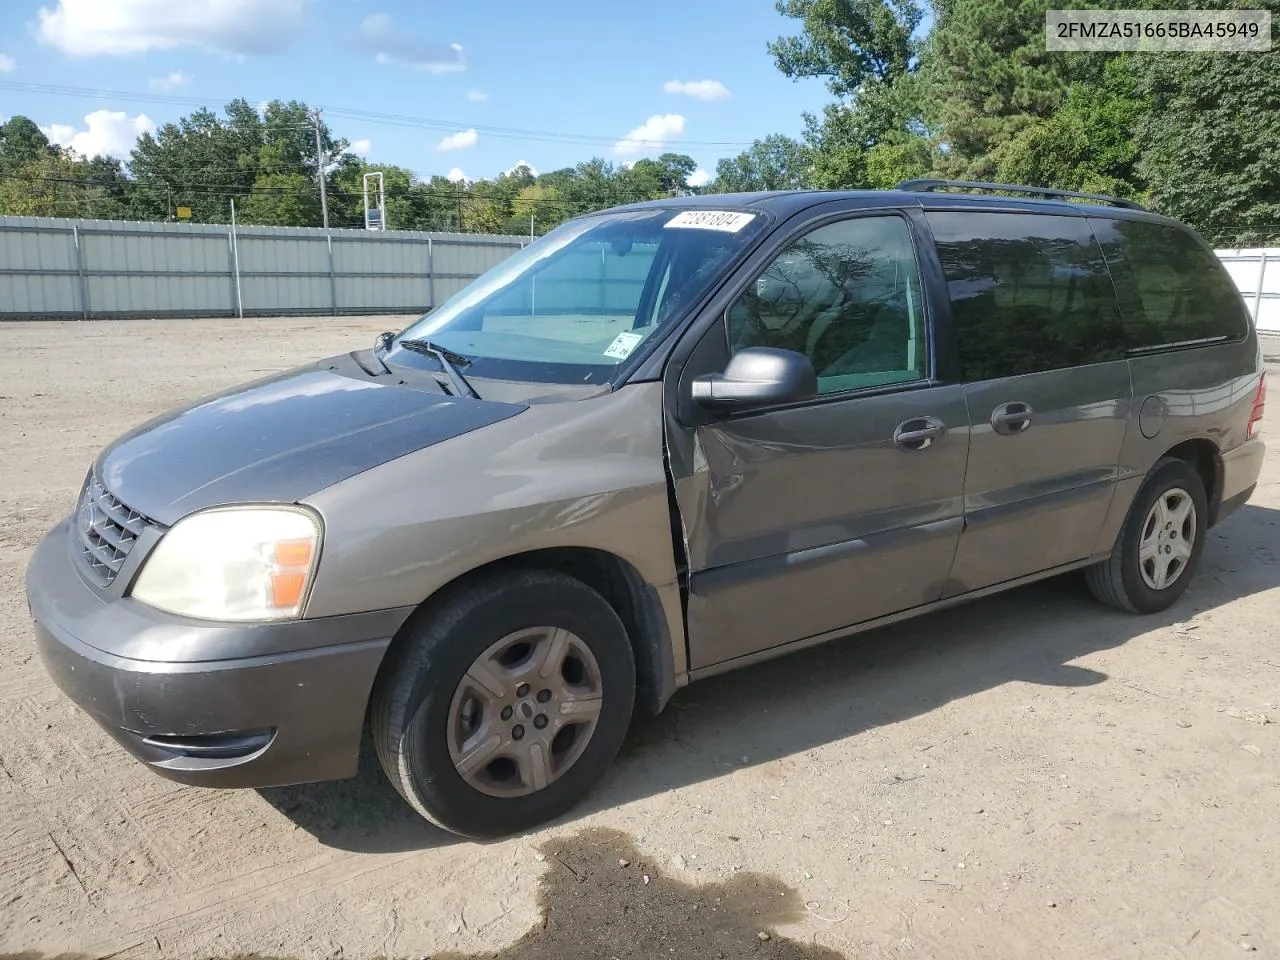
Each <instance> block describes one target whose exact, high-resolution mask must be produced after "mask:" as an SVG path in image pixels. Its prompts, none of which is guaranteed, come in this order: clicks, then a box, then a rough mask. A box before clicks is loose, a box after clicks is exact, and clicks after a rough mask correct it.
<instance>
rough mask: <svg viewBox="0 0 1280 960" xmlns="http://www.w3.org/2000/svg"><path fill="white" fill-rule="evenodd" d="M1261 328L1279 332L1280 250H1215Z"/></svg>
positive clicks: (1270, 331)
mask: <svg viewBox="0 0 1280 960" xmlns="http://www.w3.org/2000/svg"><path fill="white" fill-rule="evenodd" d="M1214 252H1215V253H1217V255H1218V259H1219V260H1221V261H1222V265H1223V266H1224V267H1226V268H1227V273H1229V274H1231V279H1232V280H1234V281H1235V284H1236V286H1237V287H1239V288H1240V293H1241V294H1243V296H1244V301H1245V303H1247V304H1248V305H1249V313H1251V314H1252V315H1253V319H1254V321H1255V322H1256V323H1257V325H1258V329H1259V330H1262V331H1266V332H1269V333H1280V247H1255V248H1252V249H1242V250H1216V251H1214Z"/></svg>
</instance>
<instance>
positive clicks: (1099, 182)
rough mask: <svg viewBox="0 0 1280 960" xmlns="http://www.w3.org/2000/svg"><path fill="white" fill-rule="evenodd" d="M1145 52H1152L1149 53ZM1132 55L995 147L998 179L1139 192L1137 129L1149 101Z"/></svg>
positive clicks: (1098, 190) (1131, 194) (1069, 93)
mask: <svg viewBox="0 0 1280 960" xmlns="http://www.w3.org/2000/svg"><path fill="white" fill-rule="evenodd" d="M1142 56H1146V55H1145V54H1144V55H1142ZM1131 62H1132V58H1119V57H1118V58H1114V59H1112V60H1110V61H1109V62H1108V63H1107V64H1106V67H1105V68H1104V71H1103V75H1102V77H1101V78H1100V80H1099V82H1097V83H1093V84H1090V83H1076V84H1073V85H1072V86H1071V87H1070V88H1069V90H1068V91H1067V95H1066V99H1065V100H1064V102H1063V104H1062V106H1061V107H1060V108H1059V109H1058V110H1057V111H1055V112H1054V113H1053V114H1051V115H1050V116H1048V117H1046V118H1044V119H1038V120H1035V121H1033V122H1032V123H1030V124H1028V125H1027V126H1025V127H1023V128H1022V129H1021V130H1020V131H1018V132H1017V133H1016V134H1014V135H1013V136H1012V137H1011V138H1009V139H1008V140H1006V141H1004V142H1003V143H1000V144H997V145H996V146H995V147H994V148H993V150H992V152H991V160H992V162H993V163H994V165H995V168H996V178H997V179H998V180H1000V181H1001V182H1002V183H1027V184H1034V185H1036V186H1044V187H1059V188H1061V189H1064V190H1083V191H1086V192H1089V193H1106V194H1112V195H1115V196H1121V197H1134V196H1139V195H1140V194H1141V193H1142V190H1143V180H1142V178H1141V177H1140V176H1139V174H1138V171H1137V162H1138V154H1139V151H1138V144H1137V141H1136V140H1135V138H1134V137H1135V130H1136V126H1137V123H1138V121H1139V119H1140V118H1141V117H1142V116H1143V115H1144V113H1146V111H1147V109H1148V107H1147V104H1146V103H1145V102H1144V101H1143V100H1142V99H1141V98H1139V97H1138V96H1137V95H1136V94H1135V92H1134V78H1133V75H1132V71H1131V70H1130V63H1131Z"/></svg>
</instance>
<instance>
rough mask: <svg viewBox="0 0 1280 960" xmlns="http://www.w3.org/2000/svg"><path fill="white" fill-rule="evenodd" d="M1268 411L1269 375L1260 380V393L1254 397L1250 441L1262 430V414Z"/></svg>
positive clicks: (1264, 375) (1250, 422) (1250, 421)
mask: <svg viewBox="0 0 1280 960" xmlns="http://www.w3.org/2000/svg"><path fill="white" fill-rule="evenodd" d="M1266 409H1267V375H1266V373H1265V372H1264V373H1263V374H1262V376H1261V377H1259V378H1258V392H1257V393H1255V394H1254V395H1253V412H1252V413H1250V414H1249V439H1250V440H1252V439H1253V438H1254V437H1256V436H1257V435H1258V434H1259V432H1261V430H1262V414H1263V412H1264V411H1265V410H1266Z"/></svg>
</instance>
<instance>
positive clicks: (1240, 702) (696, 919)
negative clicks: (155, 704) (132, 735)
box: [0, 318, 1280, 960]
mask: <svg viewBox="0 0 1280 960" xmlns="http://www.w3.org/2000/svg"><path fill="white" fill-rule="evenodd" d="M398 325H399V324H398V323H397V322H396V321H394V320H388V319H387V318H362V319H355V320H348V319H343V320H333V319H311V320H281V321H274V322H270V321H228V320H217V321H187V322H159V321H156V322H129V323H125V322H101V323H83V324H81V323H74V322H71V323H62V324H54V323H17V324H7V325H0V954H23V953H27V954H29V955H31V956H42V955H55V954H59V953H62V952H68V953H78V954H85V955H91V956H98V957H105V956H111V957H121V958H131V957H160V956H163V957H226V956H232V955H235V954H238V953H255V954H260V955H265V956H292V957H299V958H319V957H347V958H371V957H375V956H387V957H411V956H412V957H420V956H433V955H435V956H446V955H447V956H452V957H457V956H493V955H498V956H502V957H505V958H513V960H514V958H535V957H537V958H542V957H547V958H550V957H558V958H562V960H572V958H579V957H582V958H586V957H592V958H604V960H608V958H610V957H616V958H619V960H621V958H632V957H699V958H701V957H730V958H737V957H836V956H844V957H856V958H884V957H931V958H933V957H936V958H948V960H955V958H965V957H984V958H989V957H999V958H1011V957H1028V958H1032V957H1034V958H1045V957H1064V958H1065V957H1071V958H1080V957H1091V958H1092V957H1096V958H1104V957H1105V958H1139V957H1150V958H1161V960H1168V958H1201V957H1203V958H1210V957H1214V958H1216V957H1230V956H1238V955H1241V954H1242V953H1244V952H1246V951H1256V952H1255V955H1256V956H1263V957H1280V911H1278V910H1277V909H1276V908H1277V905H1280V866H1278V865H1280V856H1278V854H1280V815H1277V811H1278V810H1280V722H1273V721H1280V649H1278V647H1280V625H1278V621H1280V589H1277V587H1280V563H1277V559H1278V558H1277V552H1280V461H1278V460H1277V456H1280V455H1277V454H1275V453H1273V454H1271V455H1270V457H1269V458H1268V461H1267V465H1266V470H1265V473H1264V475H1263V482H1262V485H1261V486H1260V488H1259V490H1258V492H1257V494H1256V496H1255V499H1254V502H1253V503H1252V504H1251V505H1249V506H1248V507H1246V508H1245V509H1243V510H1241V511H1240V512H1239V513H1238V514H1237V515H1235V516H1234V517H1232V518H1231V519H1230V520H1228V521H1226V522H1225V523H1223V524H1222V525H1221V526H1220V527H1218V528H1216V529H1215V530H1214V531H1212V532H1211V534H1210V536H1209V539H1208V546H1207V551H1206V556H1205V562H1204V565H1203V567H1202V568H1201V570H1200V574H1199V577H1198V579H1197V580H1196V581H1195V583H1194V584H1193V586H1192V588H1191V590H1190V592H1189V593H1188V595H1187V596H1186V597H1185V599H1184V600H1183V602H1182V603H1181V604H1179V605H1178V606H1177V607H1176V608H1175V609H1174V610H1173V611H1170V612H1169V613H1168V614H1166V615H1162V616H1155V617H1148V618H1136V617H1131V616H1125V615H1122V614H1119V613H1115V612H1112V611H1110V610H1108V609H1105V608H1103V607H1100V606H1098V605H1096V604H1095V603H1093V602H1092V601H1091V600H1090V599H1089V598H1088V596H1087V595H1086V593H1085V592H1084V589H1083V585H1082V584H1081V583H1080V582H1079V578H1078V577H1066V578H1062V579H1060V580H1057V581H1052V582H1049V583H1045V584H1041V585H1038V586H1034V587H1030V588H1026V589H1022V590H1019V591H1017V592H1015V593H1013V594H1009V595H1006V596H1003V597H998V598H994V599H990V600H986V601H981V602H978V603H975V604H971V605H969V606H967V607H963V608H960V609H957V610H953V611H951V612H947V613H943V614H939V615H936V616H931V617H927V618H924V619H920V620H916V621H914V622H911V623H906V624H902V625H900V626H897V627H894V628H891V629H887V630H883V631H880V632H878V633H873V634H868V635H864V636H862V637H859V638H855V639H852V640H849V641H846V642H843V643H837V644H833V645H828V646H827V647H824V648H821V649H816V650H812V651H808V652H805V653H802V654H798V655H795V656H792V657H790V658H787V659H784V660H780V661H776V662H773V663H770V664H765V665H762V666H758V667H755V668H751V669H748V670H745V671H742V672H740V673H737V674H733V675H729V676H725V677H721V678H717V679H715V680H710V681H707V682H705V683H702V684H697V685H694V686H692V687H690V688H688V689H686V690H683V691H681V693H680V694H679V695H678V696H677V697H676V699H675V701H674V702H673V703H672V705H671V707H670V709H669V710H668V712H667V713H666V714H665V715H664V716H663V717H661V718H658V719H656V720H642V721H639V722H638V723H637V725H636V726H635V728H634V729H633V732H632V734H631V736H630V740H629V743H628V745H627V747H626V749H625V751H624V754H623V756H622V757H621V758H620V760H619V762H618V764H617V765H616V767H615V768H614V770H613V772H612V774H611V775H610V776H609V778H608V779H607V781H606V782H605V784H604V785H603V787H602V788H601V789H600V790H599V791H597V793H596V794H595V795H594V796H593V797H592V798H591V799H590V800H589V801H588V802H587V803H586V805H585V806H584V807H582V808H581V809H579V810H578V811H576V812H575V814H574V815H573V816H571V817H569V818H567V819H566V820H565V821H563V822H561V823H558V824H555V825H553V826H552V827H550V828H549V829H546V830H543V831H539V832H536V833H534V834H531V835H528V836H523V837H519V838H515V839H510V840H506V841H503V842H498V843H491V844H485V845H477V844H471V843H462V842H457V841H455V840H453V839H452V838H450V837H448V836H445V835H443V834H441V833H439V832H436V831H435V830H433V829H432V828H430V827H429V826H427V825H425V824H424V823H421V822H419V821H417V820H416V819H415V818H414V816H413V815H412V814H410V813H409V812H408V810H407V808H406V807H405V806H404V805H403V804H402V803H401V802H400V800H399V798H398V797H397V796H396V795H395V794H394V793H393V791H392V790H391V789H390V788H389V787H388V786H386V785H385V784H384V782H383V781H382V780H381V777H380V774H379V772H378V770H377V766H376V762H374V761H372V759H371V758H367V759H366V762H365V764H364V768H363V771H362V774H361V776H360V777H358V778H357V779H355V780H352V781H347V782H342V783H334V784H327V785H318V786H311V787H298V788H289V789H283V790H269V791H262V792H254V791H241V792H221V791H206V790H197V789H190V788H184V787H180V786H177V785H175V784H171V783H169V782H167V781H165V780H162V779H160V778H158V777H155V776H153V775H152V774H150V773H148V772H147V771H146V770H145V769H143V767H142V766H141V765H139V764H137V763H135V762H134V761H132V760H131V759H129V758H128V757H127V756H126V755H125V754H124V752H123V751H122V750H121V749H119V748H118V747H117V746H116V745H115V744H114V742H113V741H111V740H110V738H109V737H108V736H107V735H106V734H105V733H103V732H102V731H100V730H99V729H97V727H96V726H95V725H94V724H93V723H92V722H91V721H90V720H89V719H88V718H87V717H86V716H84V715H83V714H81V713H80V712H78V711H77V710H76V709H75V708H74V707H73V706H72V705H71V704H70V702H68V701H67V700H66V699H65V698H63V697H62V695H61V694H59V692H58V691H57V690H56V689H55V688H54V687H53V685H52V684H51V683H50V682H49V681H48V680H47V679H46V677H45V674H44V672H43V670H42V667H41V664H40V661H39V658H38V656H37V655H36V653H35V650H34V648H33V642H32V635H31V631H30V628H29V624H28V619H27V609H26V602H25V599H24V591H23V577H24V571H25V567H26V562H27V559H28V557H29V555H30V553H31V550H32V548H33V547H34V546H35V544H36V542H37V540H38V539H39V538H40V537H41V536H42V534H43V533H44V531H45V530H46V529H47V528H48V527H49V526H50V525H51V524H52V523H54V522H55V520H56V519H57V518H59V517H60V516H61V515H63V514H65V513H67V512H69V511H70V509H71V507H72V505H73V501H74V499H75V495H76V492H77V488H78V485H79V483H80V481H81V479H82V477H83V476H84V472H85V469H86V468H87V466H88V464H89V463H90V461H91V458H92V456H93V455H94V453H95V452H96V451H97V449H98V448H99V447H100V446H101V445H103V444H104V443H106V442H108V441H110V440H111V439H112V438H113V437H115V436H116V435H118V434H120V433H121V432H123V431H124V430H125V429H127V428H128V427H130V426H132V425H134V424H136V423H138V422H140V421H142V420H144V419H146V418H148V417H150V416H152V415H154V414H156V413H159V412H161V411H163V410H165V409H166V408H168V407H171V406H173V405H175V404H178V403H180V402H182V401H185V400H187V399H190V398H194V397H196V396H199V395H201V394H205V393H208V392H211V391H213V390H216V389H220V388H222V387H224V386H227V385H230V384H233V383H235V382H237V381H241V380H245V379H248V378H250V377H253V376H256V375H258V374H262V373H266V372H270V371H274V370H277V369H281V368H283V367H286V366H290V365H293V364H295V363H298V362H301V361H303V360H306V359H310V358H314V357H320V356H324V355H328V354H332V353H336V352H338V351H340V350H344V349H354V348H357V347H363V346H365V345H366V344H368V343H370V342H371V340H372V337H373V335H374V334H375V333H376V332H378V331H379V330H382V329H384V328H385V327H387V326H398ZM1273 376H1275V374H1273ZM1277 386H1278V387H1280V383H1277ZM1275 395H1276V390H1275V389H1274V388H1273V398H1274V397H1275ZM1271 409H1272V413H1271V417H1270V420H1269V426H1270V427H1271V428H1272V435H1273V436H1275V435H1277V433H1280V431H1276V430H1275V427H1276V425H1277V422H1278V421H1280V415H1278V413H1280V402H1277V401H1276V400H1275V399H1273V404H1272V408H1271ZM623 861H625V862H626V865H625V866H623V865H621V864H622V862H623ZM646 877H648V878H649V879H648V881H646V880H645V878H646Z"/></svg>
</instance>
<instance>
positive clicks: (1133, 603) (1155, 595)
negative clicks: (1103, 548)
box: [1085, 457, 1208, 613]
mask: <svg viewBox="0 0 1280 960" xmlns="http://www.w3.org/2000/svg"><path fill="white" fill-rule="evenodd" d="M1207 518H1208V502H1207V497H1206V495H1205V489H1204V482H1203V481H1202V480H1201V479H1200V475H1199V474H1198V473H1197V472H1196V470H1195V468H1194V467H1193V466H1191V464H1189V463H1187V462H1186V461H1184V460H1176V459H1173V458H1171V457H1166V458H1164V459H1162V460H1160V461H1159V462H1158V463H1157V464H1156V466H1155V468H1154V469H1153V470H1152V471H1151V474H1150V476H1149V477H1148V478H1147V482H1146V483H1145V484H1144V485H1143V487H1142V489H1141V490H1140V491H1139V492H1138V496H1137V497H1135V498H1134V501H1133V504H1132V505H1131V506H1130V508H1129V515H1128V517H1126V518H1125V523H1124V527H1123V528H1122V529H1121V531H1120V535H1119V537H1117V538H1116V543H1115V546H1114V547H1113V548H1112V551H1111V556H1110V557H1109V558H1108V559H1106V560H1104V561H1103V562H1102V563H1099V564H1096V565H1095V566H1092V567H1090V568H1088V570H1086V571H1085V576H1086V580H1087V582H1088V584H1089V589H1090V590H1091V591H1092V592H1093V595H1094V596H1095V597H1097V598H1098V599H1099V600H1101V601H1102V602H1103V603H1106V604H1109V605H1110V606H1113V607H1116V608H1117V609H1119V610H1125V611H1127V612H1129V613H1157V612H1159V611H1161V610H1165V609H1167V608H1168V607H1170V606H1171V605H1172V604H1173V603H1174V602H1175V601H1176V600H1177V599H1178V598H1179V597H1181V596H1182V594H1183V593H1184V592H1185V591H1186V589H1187V587H1188V586H1189V585H1190V582H1191V577H1192V576H1193V575H1194V573H1195V569H1196V567H1197V566H1198V565H1199V563H1200V554H1201V553H1202V552H1203V548H1204V534H1205V523H1206V522H1207Z"/></svg>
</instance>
